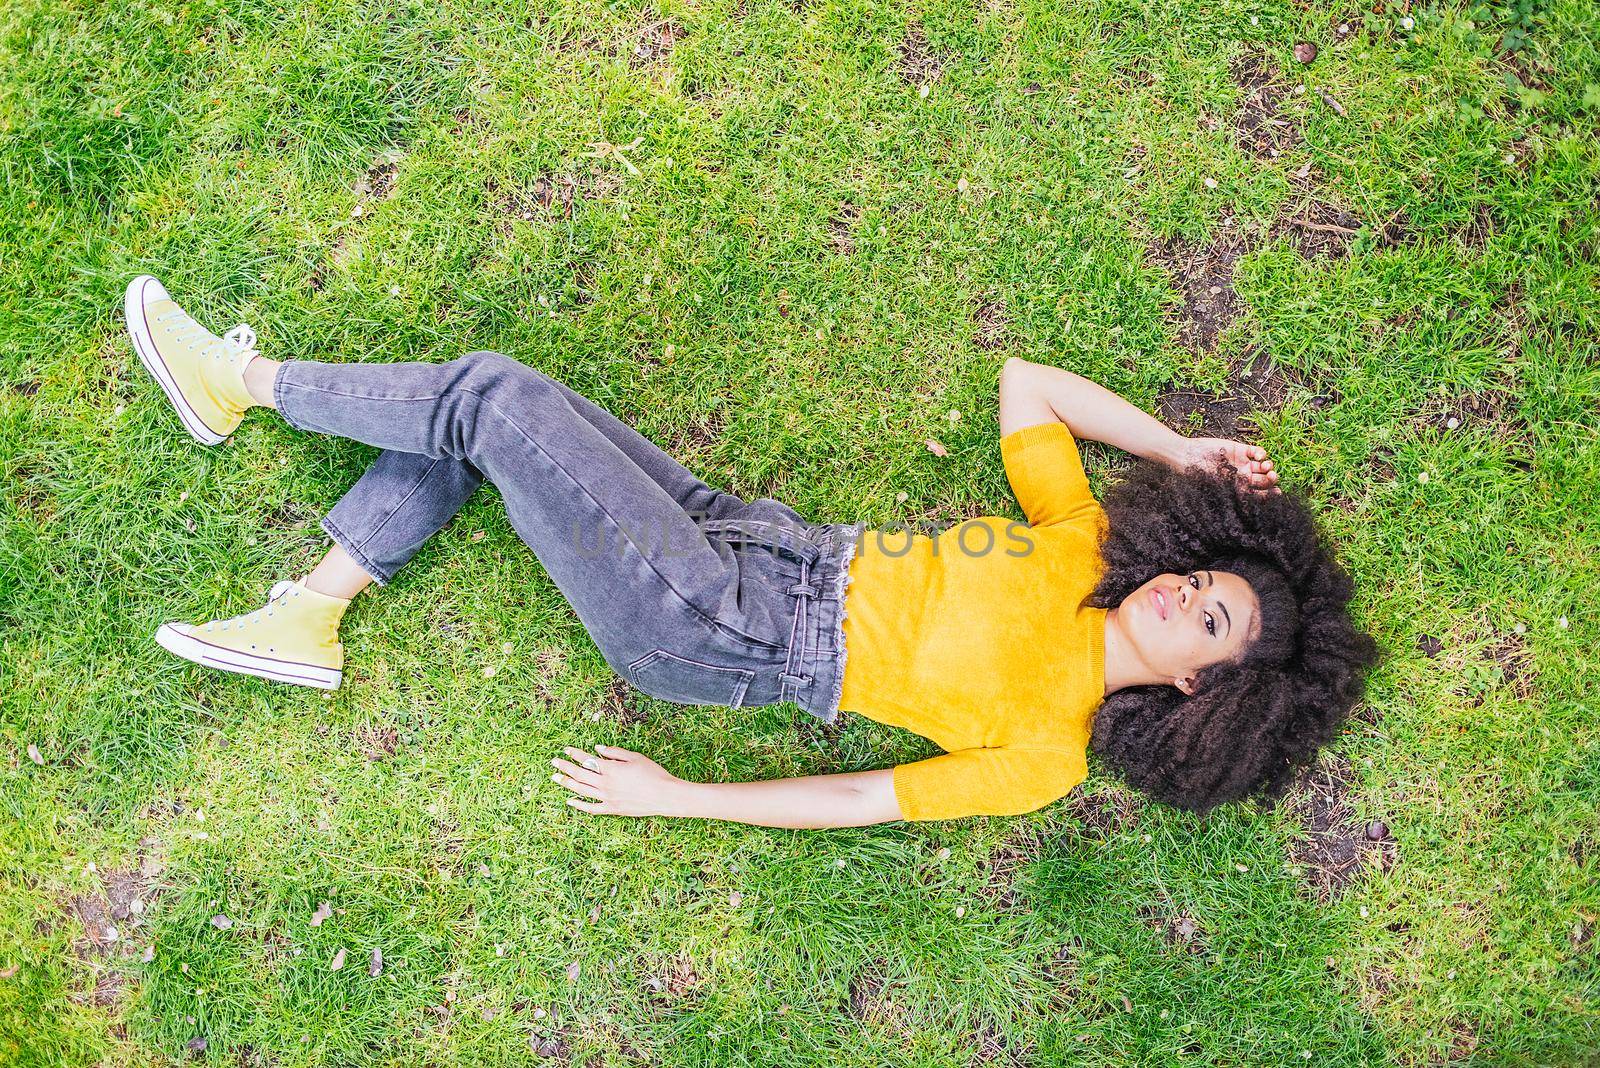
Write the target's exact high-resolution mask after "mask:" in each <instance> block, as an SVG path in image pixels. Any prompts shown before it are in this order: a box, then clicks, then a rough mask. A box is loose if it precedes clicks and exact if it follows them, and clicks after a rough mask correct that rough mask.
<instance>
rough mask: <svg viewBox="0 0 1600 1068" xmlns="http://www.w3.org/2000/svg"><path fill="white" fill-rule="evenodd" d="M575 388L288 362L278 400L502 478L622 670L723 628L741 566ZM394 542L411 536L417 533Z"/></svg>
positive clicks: (513, 506) (515, 367) (490, 359)
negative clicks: (671, 643) (690, 633)
mask: <svg viewBox="0 0 1600 1068" xmlns="http://www.w3.org/2000/svg"><path fill="white" fill-rule="evenodd" d="M257 362H259V361H257ZM252 369H253V368H252ZM568 392H569V391H566V390H564V389H563V388H562V387H561V386H560V385H559V384H558V383H556V382H554V381H553V380H551V379H550V378H549V377H548V376H545V375H543V374H541V373H539V372H538V371H535V370H533V369H532V368H529V367H526V366H524V365H523V364H520V363H517V362H516V361H515V360H511V359H509V358H507V357H505V356H501V355H499V354H497V353H472V354H470V355H468V356H466V357H463V358H461V359H459V360H455V361H452V362H451V363H448V364H443V365H436V364H389V365H370V364H345V365H330V364H318V363H309V362H304V363H303V362H295V363H289V364H285V365H283V366H282V367H281V368H280V369H278V370H277V373H276V375H275V378H274V392H273V399H274V401H275V402H276V404H275V406H276V407H277V408H278V410H279V411H280V412H281V413H282V414H283V416H284V418H285V419H286V420H288V422H289V423H290V424H291V425H294V426H297V427H300V428H302V429H307V430H315V431H320V432H323V433H330V434H337V435H340V436H343V437H348V438H352V439H354V440H357V441H363V442H366V443H367V444H370V445H376V446H378V447H380V448H383V449H386V450H389V451H390V452H392V453H408V454H413V456H414V457H425V458H427V460H429V461H434V460H438V461H449V462H452V463H451V464H450V465H448V469H450V470H458V469H459V468H457V467H455V466H454V464H461V465H468V466H470V467H471V468H472V469H473V470H475V471H478V472H481V473H482V475H483V476H485V477H487V478H489V479H490V480H491V481H493V482H494V483H495V484H496V485H497V486H498V487H499V488H500V490H501V493H502V496H503V497H504V499H505V503H506V509H507V512H508V513H509V515H510V517H511V521H512V523H513V525H514V526H516V528H517V532H518V534H519V535H521V537H522V539H523V540H524V541H525V542H527V543H528V545H529V546H530V547H531V548H532V549H533V550H534V552H535V554H536V555H537V556H538V557H539V559H540V561H541V562H542V563H543V564H544V566H545V569H546V571H548V572H549V573H550V576H551V578H552V579H553V580H554V581H555V582H556V584H557V585H558V586H559V587H560V588H561V590H562V592H563V593H565V594H566V596H567V598H568V600H569V601H571V603H572V605H573V608H574V610H576V611H577V613H578V615H579V617H580V618H581V619H582V620H583V622H584V624H585V626H586V627H587V628H588V630H589V632H590V634H591V636H593V637H594V639H595V642H596V644H597V645H599V646H600V648H601V651H602V652H604V653H605V654H606V656H607V658H608V659H609V660H611V662H612V663H613V665H614V666H616V665H619V663H622V662H626V661H627V660H628V659H629V658H631V657H633V656H634V655H635V654H637V653H638V652H639V651H640V650H641V649H642V648H643V647H644V646H659V645H660V644H661V640H662V635H663V633H668V634H673V633H676V634H681V633H682V631H683V629H684V627H685V626H686V625H687V626H688V627H690V628H700V629H701V630H703V631H710V632H716V633H719V634H723V635H724V636H726V632H727V631H728V630H729V629H730V628H729V627H728V626H727V624H725V623H723V622H722V620H723V619H727V618H733V617H734V613H733V612H732V611H731V609H733V608H735V607H736V606H737V602H738V583H737V579H738V575H737V569H736V567H734V566H733V562H732V561H730V560H728V559H726V558H725V557H724V556H723V555H722V554H721V553H719V551H718V549H717V548H716V547H713V546H712V545H711V544H710V542H708V540H707V539H706V537H705V536H704V534H703V533H702V532H701V530H700V527H699V524H698V523H697V522H696V520H695V518H694V517H693V516H691V515H689V514H688V512H686V511H685V508H684V505H683V504H682V502H681V501H680V500H679V499H678V497H676V496H674V495H673V494H672V493H671V492H670V491H669V490H668V489H666V488H664V487H663V486H662V485H661V484H660V483H659V482H658V481H657V480H656V479H655V478H654V477H652V476H651V475H650V474H648V473H646V471H645V470H644V469H643V468H641V467H640V466H639V464H637V463H635V462H634V460H633V459H632V458H631V456H630V455H629V452H628V451H625V450H624V449H623V448H622V447H621V446H619V445H618V444H617V442H615V441H613V440H612V439H611V437H609V436H608V435H607V434H606V433H603V432H602V431H601V430H600V429H599V428H597V427H596V426H595V425H594V424H593V423H592V422H591V421H590V420H589V418H586V417H585V414H584V413H581V412H579V411H578V410H577V409H576V408H575V407H574V404H573V403H572V401H571V400H570V399H569V396H568ZM629 433H631V432H629ZM641 440H642V439H641ZM650 448H651V449H654V446H651V447H650ZM397 462H399V461H397ZM407 463H409V464H410V465H411V466H412V468H415V467H417V466H419V465H418V463H417V461H415V460H412V461H407ZM663 470H665V471H666V475H667V476H670V475H671V470H670V468H663ZM679 470H681V468H679ZM685 474H687V473H686V472H685ZM690 478H691V479H692V476H690ZM693 481H695V482H696V483H698V480H693ZM701 485H703V484H701ZM679 486H680V488H683V486H684V484H683V483H679ZM687 492H690V493H692V492H693V488H692V487H687ZM691 499H693V498H691ZM735 500H736V498H735ZM712 503H717V502H715V500H713V502H712ZM457 506H459V504H457ZM378 525H379V527H380V528H381V524H378ZM419 529H420V528H419ZM430 532H431V531H430ZM396 539H397V541H398V542H403V543H405V544H406V545H409V544H410V543H411V540H413V539H414V532H413V534H412V535H409V536H407V537H405V538H401V537H399V536H398V535H397V536H396ZM415 543H416V544H420V539H416V541H415ZM345 547H346V549H350V548H351V546H350V545H348V544H347V545H346V546H345ZM351 555H352V556H355V557H356V558H357V559H360V557H359V555H358V554H357V553H355V552H353V553H351ZM733 637H734V639H735V640H739V639H741V638H742V639H749V636H745V635H737V634H736V635H734V636H733ZM749 640H750V641H751V643H752V644H755V645H761V646H765V645H769V644H770V643H769V642H767V641H766V640H764V639H749ZM645 651H648V650H645Z"/></svg>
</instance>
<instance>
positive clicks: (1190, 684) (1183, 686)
mask: <svg viewBox="0 0 1600 1068" xmlns="http://www.w3.org/2000/svg"><path fill="white" fill-rule="evenodd" d="M1194 680H1195V677H1194V676H1193V675H1179V676H1178V677H1177V678H1175V679H1173V680H1172V685H1174V686H1176V687H1177V688H1178V689H1180V690H1182V691H1183V695H1184V696H1185V697H1193V696H1194Z"/></svg>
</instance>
